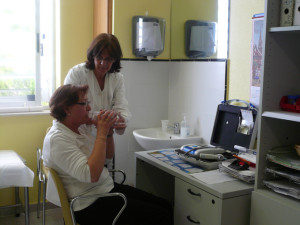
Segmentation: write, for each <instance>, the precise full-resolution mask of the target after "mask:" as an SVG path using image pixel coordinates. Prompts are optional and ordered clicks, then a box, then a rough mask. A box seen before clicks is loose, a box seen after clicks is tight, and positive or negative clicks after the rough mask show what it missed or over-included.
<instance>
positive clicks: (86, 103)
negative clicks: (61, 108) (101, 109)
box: [75, 101, 91, 106]
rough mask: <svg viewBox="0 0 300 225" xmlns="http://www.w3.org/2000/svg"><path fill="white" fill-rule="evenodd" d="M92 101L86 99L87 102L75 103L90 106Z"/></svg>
mask: <svg viewBox="0 0 300 225" xmlns="http://www.w3.org/2000/svg"><path fill="white" fill-rule="evenodd" d="M90 103H91V102H90V101H85V102H76V103H75V104H77V105H82V106H88V105H89V104H90Z"/></svg>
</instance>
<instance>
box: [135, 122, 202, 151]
mask: <svg viewBox="0 0 300 225" xmlns="http://www.w3.org/2000/svg"><path fill="white" fill-rule="evenodd" d="M133 136H134V137H135V140H136V141H137V142H138V143H139V145H140V146H141V147H142V148H143V149H145V150H157V149H165V148H179V147H181V146H182V145H185V144H201V137H200V136H188V137H180V134H173V133H169V132H163V131H162V130H161V128H160V127H159V128H146V129H137V130H134V131H133Z"/></svg>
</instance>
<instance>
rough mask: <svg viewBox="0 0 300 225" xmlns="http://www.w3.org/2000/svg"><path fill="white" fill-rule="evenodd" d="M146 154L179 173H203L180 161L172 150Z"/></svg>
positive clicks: (198, 168) (199, 169) (195, 167)
mask: <svg viewBox="0 0 300 225" xmlns="http://www.w3.org/2000/svg"><path fill="white" fill-rule="evenodd" d="M148 154H149V155H151V156H153V157H155V158H157V159H159V160H161V161H163V162H164V163H167V164H168V165H170V166H174V167H175V168H178V169H180V170H181V171H183V172H186V173H189V174H191V173H199V172H202V171H203V169H201V168H200V167H197V166H195V165H193V164H191V163H187V162H186V161H184V160H182V159H180V158H179V156H178V155H177V154H176V153H175V152H174V149H164V150H159V151H154V152H150V153H148Z"/></svg>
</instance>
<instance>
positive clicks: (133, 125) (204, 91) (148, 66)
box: [115, 61, 226, 185]
mask: <svg viewBox="0 0 300 225" xmlns="http://www.w3.org/2000/svg"><path fill="white" fill-rule="evenodd" d="M122 67H123V68H122V70H121V72H122V73H123V74H124V77H125V85H126V97H127V100H128V102H129V109H130V111H131V113H132V119H131V120H130V121H129V123H128V126H127V128H126V132H125V133H124V134H123V135H121V136H119V135H115V143H116V157H115V160H116V161H115V162H116V168H118V169H123V170H125V172H126V174H127V180H126V183H127V184H130V185H133V184H134V179H135V174H134V171H135V170H134V166H135V163H134V152H136V151H143V149H142V148H141V147H140V146H139V145H138V144H137V142H136V141H135V139H134V137H133V134H132V132H133V130H135V129H139V128H150V127H160V126H161V122H160V121H161V120H162V119H169V120H170V123H173V122H180V120H181V119H182V113H183V112H186V113H188V115H189V118H190V120H191V125H192V128H193V130H194V131H195V134H198V135H199V134H200V136H202V137H203V139H204V141H205V142H206V143H209V141H210V136H211V130H212V126H213V123H214V119H215V113H216V110H217V105H218V104H219V103H220V102H221V101H222V100H224V90H225V70H226V65H225V62H215V61H212V62H199V61H193V62H184V61H182V62H174V61H173V62H169V61H150V62H148V61H122Z"/></svg>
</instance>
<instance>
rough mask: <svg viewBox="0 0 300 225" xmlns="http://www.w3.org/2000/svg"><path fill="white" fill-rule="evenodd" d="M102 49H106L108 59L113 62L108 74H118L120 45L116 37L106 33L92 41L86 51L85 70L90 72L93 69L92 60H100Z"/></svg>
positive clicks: (120, 53)
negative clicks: (110, 58) (111, 59)
mask: <svg viewBox="0 0 300 225" xmlns="http://www.w3.org/2000/svg"><path fill="white" fill-rule="evenodd" d="M104 49H106V50H107V51H108V53H109V55H110V57H112V58H113V59H114V60H115V61H114V63H113V64H112V66H111V68H110V70H109V71H108V72H110V73H114V72H120V69H121V68H122V67H121V58H122V56H123V54H122V50H121V46H120V43H119V41H118V39H117V38H116V36H114V35H113V34H107V33H102V34H99V35H98V36H97V37H95V38H94V40H93V41H92V43H91V45H90V47H89V48H88V50H87V61H86V63H85V66H86V68H88V69H90V70H94V69H95V63H94V58H95V57H96V58H100V56H101V53H102V52H103V50H104Z"/></svg>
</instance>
